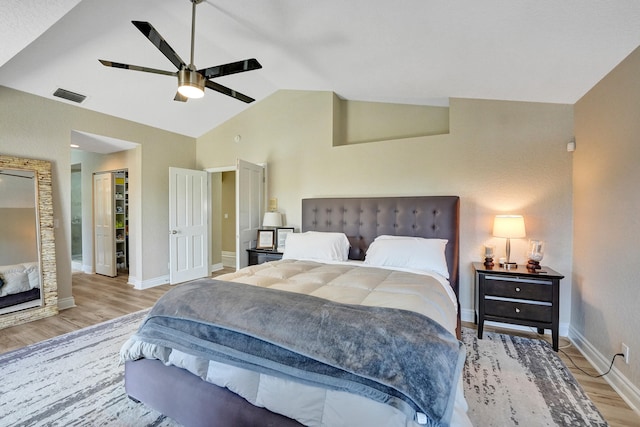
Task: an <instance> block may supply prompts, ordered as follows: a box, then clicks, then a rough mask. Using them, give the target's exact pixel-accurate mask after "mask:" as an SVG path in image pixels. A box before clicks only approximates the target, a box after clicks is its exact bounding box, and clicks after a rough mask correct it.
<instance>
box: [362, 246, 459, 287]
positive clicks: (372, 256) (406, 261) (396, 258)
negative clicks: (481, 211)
mask: <svg viewBox="0 0 640 427" xmlns="http://www.w3.org/2000/svg"><path fill="white" fill-rule="evenodd" d="M446 246H447V240H446V239H423V238H420V237H410V236H378V237H377V238H376V239H375V240H374V241H373V242H372V243H371V245H369V249H368V250H367V254H366V256H365V258H364V263H365V264H368V265H371V266H373V267H397V268H408V269H412V270H421V271H433V272H435V273H438V274H440V275H441V276H443V277H445V278H447V279H448V278H449V269H448V268H447V259H446V257H445V248H446Z"/></svg>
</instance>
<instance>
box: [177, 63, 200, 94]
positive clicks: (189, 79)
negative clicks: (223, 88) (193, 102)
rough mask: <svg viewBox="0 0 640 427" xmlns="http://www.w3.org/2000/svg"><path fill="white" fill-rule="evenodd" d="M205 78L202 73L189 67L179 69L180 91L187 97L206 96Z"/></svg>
mask: <svg viewBox="0 0 640 427" xmlns="http://www.w3.org/2000/svg"><path fill="white" fill-rule="evenodd" d="M204 84H205V79H204V77H203V76H202V74H200V73H198V72H197V71H192V70H189V69H187V68H185V69H182V70H180V71H178V92H180V95H182V96H186V97H187V98H202V97H203V96H204Z"/></svg>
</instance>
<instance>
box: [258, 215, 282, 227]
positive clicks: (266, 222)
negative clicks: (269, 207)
mask: <svg viewBox="0 0 640 427" xmlns="http://www.w3.org/2000/svg"><path fill="white" fill-rule="evenodd" d="M262 226H263V227H281V226H282V215H280V212H265V214H264V218H263V219H262Z"/></svg>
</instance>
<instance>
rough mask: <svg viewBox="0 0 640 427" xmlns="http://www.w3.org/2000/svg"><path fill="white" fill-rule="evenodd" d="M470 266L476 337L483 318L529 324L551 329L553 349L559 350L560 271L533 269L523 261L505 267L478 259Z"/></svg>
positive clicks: (480, 331)
mask: <svg viewBox="0 0 640 427" xmlns="http://www.w3.org/2000/svg"><path fill="white" fill-rule="evenodd" d="M473 270H474V272H475V284H476V321H477V323H478V338H479V339H482V330H483V327H484V322H485V320H489V321H494V322H502V323H511V324H516V325H523V326H532V327H535V328H537V329H538V333H543V332H544V330H545V329H551V335H552V341H553V349H554V350H555V351H558V325H559V310H560V280H561V279H563V278H564V276H563V275H562V274H560V273H558V272H557V271H553V270H552V269H550V268H549V267H542V268H541V269H540V270H537V271H536V272H532V271H529V270H527V267H526V266H525V265H519V266H518V268H516V269H510V270H507V269H504V268H501V267H498V266H495V267H493V268H488V267H485V266H484V264H483V263H481V262H474V263H473Z"/></svg>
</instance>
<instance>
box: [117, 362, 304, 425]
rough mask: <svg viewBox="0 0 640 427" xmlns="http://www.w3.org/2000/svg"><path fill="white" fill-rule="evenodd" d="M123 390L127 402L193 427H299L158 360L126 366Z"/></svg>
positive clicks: (287, 419)
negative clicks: (125, 393)
mask: <svg viewBox="0 0 640 427" xmlns="http://www.w3.org/2000/svg"><path fill="white" fill-rule="evenodd" d="M124 381H125V389H126V392H127V395H128V396H129V398H130V399H132V400H133V401H136V402H141V403H144V404H145V405H147V406H149V407H150V408H153V409H155V410H156V411H159V412H161V413H163V414H164V415H166V416H168V417H169V418H171V419H173V420H175V421H177V422H179V423H180V424H182V425H184V426H189V427H191V426H193V427H199V426H202V427H205V426H206V427H250V426H256V427H257V426H261V427H267V426H272V427H289V426H291V427H300V426H302V424H300V423H298V422H297V421H295V420H292V419H290V418H287V417H284V416H282V415H279V414H275V413H273V412H271V411H269V410H267V409H264V408H259V407H257V406H253V405H252V404H250V403H249V402H247V401H246V400H245V399H243V398H242V397H240V396H238V395H237V394H234V393H232V392H230V391H229V390H227V389H225V388H221V387H218V386H216V385H214V384H210V383H208V382H206V381H203V380H202V379H200V378H199V377H197V376H195V375H192V374H191V373H189V372H188V371H186V370H184V369H180V368H176V367H175V366H165V365H164V364H163V363H162V362H160V361H159V360H149V359H141V360H137V361H128V362H126V363H125V376H124Z"/></svg>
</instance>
